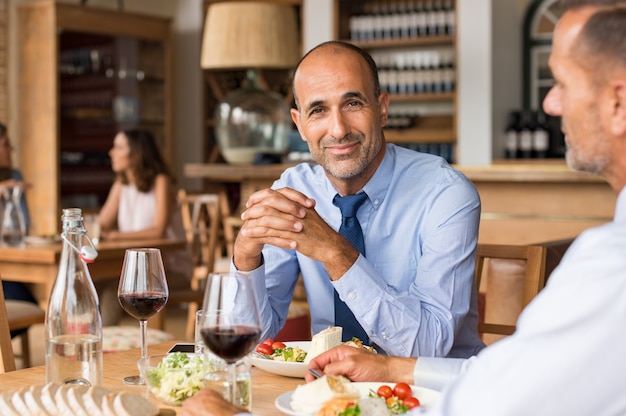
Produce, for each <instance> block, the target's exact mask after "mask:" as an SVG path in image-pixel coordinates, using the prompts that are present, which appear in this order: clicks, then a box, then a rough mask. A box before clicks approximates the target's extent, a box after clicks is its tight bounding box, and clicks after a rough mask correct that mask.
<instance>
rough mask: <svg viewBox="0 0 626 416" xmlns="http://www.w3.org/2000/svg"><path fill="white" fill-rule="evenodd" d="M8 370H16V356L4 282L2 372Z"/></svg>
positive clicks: (0, 298) (0, 330) (0, 313)
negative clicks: (5, 299) (14, 354)
mask: <svg viewBox="0 0 626 416" xmlns="http://www.w3.org/2000/svg"><path fill="white" fill-rule="evenodd" d="M0 283H2V280H0ZM8 371H15V357H13V344H11V330H10V329H9V319H8V316H7V307H6V304H5V301H4V291H3V290H2V284H0V374H2V373H6V372H8Z"/></svg>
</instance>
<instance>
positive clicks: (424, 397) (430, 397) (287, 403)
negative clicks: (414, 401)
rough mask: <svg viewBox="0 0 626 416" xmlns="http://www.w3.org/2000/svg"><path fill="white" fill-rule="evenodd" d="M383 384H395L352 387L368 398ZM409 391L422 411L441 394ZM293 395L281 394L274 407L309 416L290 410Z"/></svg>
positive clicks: (295, 415) (290, 393)
mask: <svg viewBox="0 0 626 416" xmlns="http://www.w3.org/2000/svg"><path fill="white" fill-rule="evenodd" d="M383 384H386V385H388V386H389V387H391V388H393V386H394V385H395V384H396V383H352V385H353V386H354V387H355V388H356V389H357V390H358V391H359V393H361V397H368V396H369V393H370V391H374V392H376V390H378V388H379V387H380V386H382V385H383ZM411 390H412V391H413V396H415V397H417V398H418V399H419V401H420V407H421V408H422V409H423V410H427V409H430V408H431V407H432V406H434V405H435V404H436V403H437V402H438V401H439V398H440V397H441V393H440V392H438V391H436V390H432V389H427V388H425V387H417V386H411ZM292 394H293V390H291V391H288V392H286V393H283V394H281V395H280V396H278V397H277V398H276V400H275V401H274V405H275V406H276V408H277V409H278V410H280V411H281V412H283V413H285V414H288V415H291V416H311V415H308V414H304V413H298V412H296V411H294V410H293V409H292V408H291V395H292Z"/></svg>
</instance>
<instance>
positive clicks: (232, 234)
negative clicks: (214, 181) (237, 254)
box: [219, 190, 243, 259]
mask: <svg viewBox="0 0 626 416" xmlns="http://www.w3.org/2000/svg"><path fill="white" fill-rule="evenodd" d="M219 195H220V212H221V216H222V226H223V227H224V228H223V232H224V235H223V236H224V241H223V242H222V243H223V245H224V248H225V250H224V251H225V252H226V257H227V258H228V259H230V258H231V257H232V256H233V245H234V244H235V238H236V237H237V233H238V232H239V229H240V228H241V226H242V225H243V220H242V219H241V217H240V215H241V213H240V212H239V211H238V210H236V209H235V210H233V209H231V207H230V204H229V202H228V195H227V194H226V192H225V191H224V190H222V191H220V194H219Z"/></svg>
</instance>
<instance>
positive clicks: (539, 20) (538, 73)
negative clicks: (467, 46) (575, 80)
mask: <svg viewBox="0 0 626 416" xmlns="http://www.w3.org/2000/svg"><path fill="white" fill-rule="evenodd" d="M562 14H563V9H562V7H561V6H560V5H559V1H558V0H533V1H532V2H531V3H530V4H529V6H528V8H527V10H526V16H525V19H524V37H523V38H524V109H526V110H535V111H537V110H539V111H541V108H542V102H543V99H544V98H545V96H546V94H547V93H548V91H550V88H552V85H553V84H554V79H553V78H552V73H551V71H550V68H549V66H548V59H549V58H550V51H551V50H552V33H553V32H554V28H555V26H556V24H557V22H558V21H559V19H560V18H561V15H562ZM545 127H546V128H547V129H548V130H549V131H550V137H551V141H552V143H550V153H551V154H550V156H552V157H562V156H563V155H564V154H565V143H564V137H563V133H562V132H561V120H560V117H550V116H546V122H545Z"/></svg>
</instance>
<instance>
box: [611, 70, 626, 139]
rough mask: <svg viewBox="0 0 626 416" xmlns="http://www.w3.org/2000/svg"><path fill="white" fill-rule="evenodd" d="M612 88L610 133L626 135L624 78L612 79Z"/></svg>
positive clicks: (625, 87)
mask: <svg viewBox="0 0 626 416" xmlns="http://www.w3.org/2000/svg"><path fill="white" fill-rule="evenodd" d="M611 89H612V94H611V95H612V99H613V103H612V110H611V133H613V134H614V135H615V136H621V137H626V78H624V79H622V80H619V81H614V82H613V83H612V84H611Z"/></svg>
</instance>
